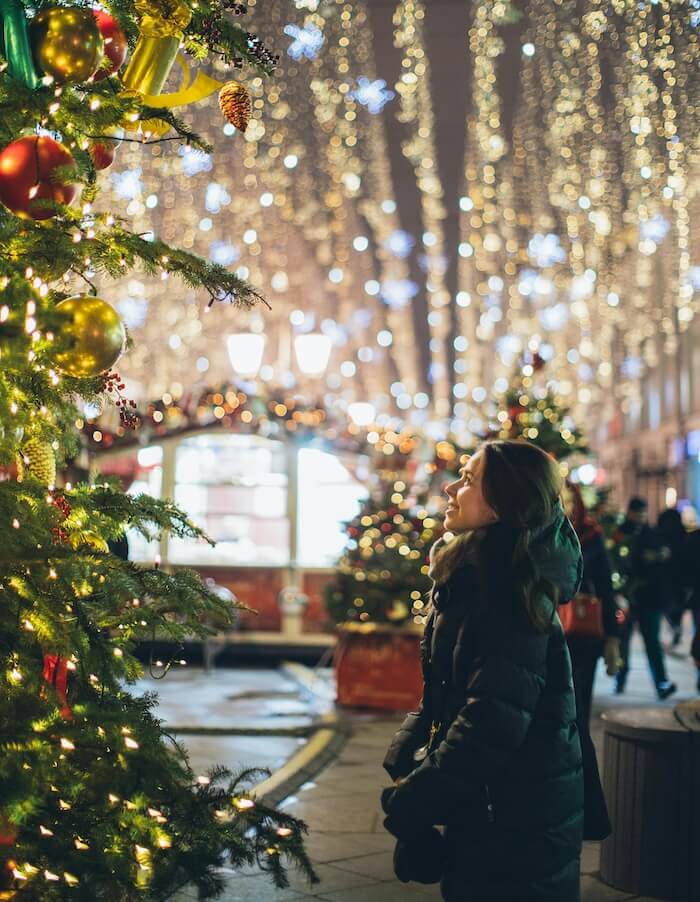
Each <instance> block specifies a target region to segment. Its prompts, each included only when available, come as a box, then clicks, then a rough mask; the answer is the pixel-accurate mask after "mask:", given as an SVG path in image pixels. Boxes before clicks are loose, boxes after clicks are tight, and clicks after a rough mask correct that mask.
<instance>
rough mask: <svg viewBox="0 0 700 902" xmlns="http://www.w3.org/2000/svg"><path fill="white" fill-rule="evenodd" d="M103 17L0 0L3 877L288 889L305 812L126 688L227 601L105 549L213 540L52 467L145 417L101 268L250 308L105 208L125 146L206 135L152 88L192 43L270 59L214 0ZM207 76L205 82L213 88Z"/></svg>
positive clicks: (70, 887) (261, 61)
mask: <svg viewBox="0 0 700 902" xmlns="http://www.w3.org/2000/svg"><path fill="white" fill-rule="evenodd" d="M223 6H225V7H226V8H228V9H229V10H230V11H231V13H236V12H241V11H242V10H243V5H242V4H236V3H226V4H223ZM104 8H105V9H106V11H104V10H103V11H100V12H98V13H94V12H93V11H92V10H91V9H90V8H89V7H88V6H86V5H85V4H84V3H78V2H76V3H63V5H61V6H60V7H56V6H51V5H50V4H48V3H45V2H42V0H38V2H35V3H32V4H31V10H30V7H29V5H28V6H27V7H26V9H25V6H24V4H23V3H21V2H19V0H2V2H0V16H1V17H2V29H1V31H2V36H3V42H2V48H1V50H2V54H3V58H2V59H0V201H1V202H2V203H1V204H0V290H1V292H2V294H1V296H0V361H1V367H0V467H1V468H2V472H3V474H4V476H5V479H4V481H2V482H0V548H1V549H2V550H1V551H0V561H1V565H0V598H1V599H2V604H1V605H0V887H2V888H3V893H4V894H3V898H13V897H14V896H15V895H16V896H17V897H18V898H23V899H24V898H26V899H41V900H54V899H63V898H71V899H105V900H106V899H109V900H115V902H116V900H119V902H124V900H131V899H144V898H150V899H165V898H169V897H170V896H171V895H172V894H173V892H175V891H176V890H177V889H178V888H179V887H180V886H183V885H185V884H187V883H193V884H195V885H196V886H197V887H198V890H199V893H200V896H201V897H202V898H206V897H209V896H212V895H214V894H216V891H217V890H218V888H219V887H220V885H221V880H220V877H219V876H218V874H217V867H218V866H220V865H221V864H223V863H224V861H225V859H226V858H227V857H228V861H229V863H231V864H233V865H234V866H235V865H238V864H241V863H248V864H254V863H256V862H257V863H258V864H260V865H261V866H262V867H263V868H266V869H268V870H270V871H271V872H272V876H273V877H274V880H275V882H276V883H277V884H278V885H285V883H286V876H285V864H286V863H287V862H289V861H291V862H293V863H295V864H297V865H298V866H300V867H302V868H303V869H304V870H305V871H306V872H307V874H308V875H309V876H311V875H312V872H311V868H310V864H309V862H308V859H307V857H306V854H305V852H304V849H303V845H302V834H303V831H304V825H303V824H302V823H301V822H300V821H298V820H296V819H294V818H292V817H290V816H288V815H285V814H283V813H281V812H278V811H275V810H272V809H269V808H268V807H266V806H264V805H263V804H261V803H258V802H257V801H255V800H254V799H253V798H251V796H250V792H249V789H250V785H251V780H252V779H253V778H255V777H256V776H257V775H256V774H254V773H252V772H246V773H243V774H237V775H232V774H230V773H229V772H227V771H226V770H224V769H219V770H217V771H215V772H213V773H211V774H209V775H208V776H200V777H198V776H197V775H195V774H194V773H193V772H192V771H191V769H190V767H189V764H188V762H187V758H186V756H185V754H184V752H183V750H182V749H181V748H180V747H179V746H178V745H177V744H176V743H175V742H174V741H173V740H172V738H171V737H169V736H168V734H167V733H166V732H165V731H164V729H163V727H162V725H161V724H160V723H159V721H158V720H157V719H156V717H155V716H154V713H153V710H152V709H153V705H154V699H153V698H148V697H146V698H136V697H134V696H133V695H132V694H131V693H129V692H128V691H127V688H126V685H127V684H128V682H129V681H130V680H132V679H134V678H135V677H136V676H137V675H138V674H139V673H140V670H141V668H140V665H139V664H138V662H137V660H136V658H135V657H134V654H133V652H134V647H135V643H136V642H137V641H138V640H139V639H141V638H149V637H151V636H152V635H153V634H154V633H155V632H157V633H158V634H159V635H160V636H164V637H167V638H169V639H171V640H174V641H176V642H179V641H181V640H182V639H184V638H185V636H203V635H205V634H206V632H207V628H206V626H205V622H206V619H207V618H208V617H210V616H212V615H216V616H217V617H218V618H224V619H228V620H230V618H231V617H232V616H233V614H234V611H233V610H231V608H230V607H228V606H226V605H225V604H222V602H221V601H220V600H219V599H218V598H217V597H216V596H215V595H214V594H213V593H211V592H209V591H208V590H207V588H206V587H205V586H204V585H203V583H202V581H201V580H200V578H199V577H198V576H197V574H195V573H194V572H189V571H178V572H177V573H175V574H168V573H164V572H162V571H161V570H159V569H157V568H156V569H146V568H142V567H137V566H135V565H134V564H131V563H128V562H126V561H123V560H121V559H120V558H118V557H115V556H113V555H111V554H110V553H109V550H108V545H107V542H108V541H109V540H111V539H115V538H117V537H118V536H120V535H121V534H122V532H123V529H124V527H125V526H127V525H128V526H129V527H131V528H135V529H138V530H140V531H141V532H143V533H144V534H146V535H149V536H153V535H154V534H157V533H158V532H160V531H161V530H170V531H172V532H173V533H174V534H176V535H179V536H191V537H197V536H200V537H201V533H200V531H199V530H198V529H197V528H196V526H195V525H194V524H192V523H191V522H190V521H189V520H188V519H187V517H186V516H185V515H184V514H183V513H181V512H180V511H179V510H177V509H176V508H175V507H174V506H173V505H172V504H170V503H169V502H159V501H155V500H152V499H150V498H147V497H144V496H140V497H137V498H132V497H127V496H125V495H123V494H121V493H120V492H119V491H118V490H117V489H116V488H114V487H110V486H109V485H103V484H100V485H96V486H88V485H79V486H77V487H71V486H69V485H64V486H62V487H61V488H60V489H59V488H57V484H61V480H60V479H58V480H57V475H56V472H57V462H58V467H59V470H60V467H61V465H62V463H63V461H64V460H65V459H66V458H68V457H70V456H71V455H72V454H74V453H75V451H76V450H77V447H78V426H79V425H80V423H81V419H80V411H79V408H78V406H77V405H78V403H79V402H84V401H105V400H106V399H108V398H109V397H111V398H112V399H113V400H115V401H116V403H117V405H118V406H119V408H120V411H121V416H122V423H123V425H124V427H132V426H135V425H136V423H135V422H134V416H133V414H132V412H131V410H132V408H131V405H130V404H129V403H128V402H127V401H126V400H125V399H124V398H123V397H122V396H121V391H122V389H123V384H122V383H121V381H120V379H119V377H118V375H117V374H115V373H114V372H113V371H112V370H113V367H114V365H115V363H116V361H117V359H118V357H119V356H120V354H121V352H122V350H123V347H124V345H125V338H126V336H125V331H124V327H123V325H122V323H121V322H120V320H119V317H118V316H117V314H116V312H115V310H114V309H113V308H112V307H111V305H110V304H109V303H107V302H106V301H105V300H102V299H100V298H98V297H96V296H95V294H96V290H95V288H94V286H95V284H96V282H97V280H100V281H101V282H102V284H103V286H104V288H105V289H106V290H107V292H108V290H109V289H108V283H107V281H106V280H105V279H104V277H106V276H113V277H121V276H123V275H124V274H125V273H126V272H128V270H129V269H130V268H131V267H132V266H133V265H135V264H137V263H140V265H141V266H142V268H143V269H144V270H146V271H148V272H161V273H162V274H163V276H164V277H165V276H167V275H170V274H174V275H177V276H179V277H181V278H182V279H183V280H184V282H185V283H186V284H188V285H190V286H193V287H196V288H199V289H202V291H203V293H204V295H205V297H206V298H208V299H209V300H210V301H214V300H226V301H231V302H233V303H236V304H239V305H247V306H250V305H252V304H254V303H256V302H257V300H258V298H257V296H256V295H255V293H254V292H253V291H252V290H251V288H250V287H249V286H248V285H247V284H246V283H245V282H243V281H242V280H240V279H239V278H237V277H236V276H234V275H233V274H232V273H230V272H228V271H227V270H226V269H224V268H223V267H220V266H216V265H211V264H209V263H206V262H204V261H203V260H200V259H199V258H197V257H195V256H193V255H191V254H188V253H185V252H183V251H180V250H178V249H176V248H171V247H168V246H167V245H165V244H164V243H162V242H161V241H159V240H158V239H157V238H155V239H153V240H151V236H143V235H137V234H133V233H132V232H131V231H130V230H129V224H128V222H125V221H121V220H118V219H116V218H115V217H114V216H113V215H112V214H111V213H109V212H97V211H96V208H95V206H94V201H95V199H96V195H97V189H98V187H99V175H98V170H99V169H101V168H105V167H106V166H108V165H109V162H110V161H111V158H112V157H113V155H114V153H115V152H118V145H119V143H120V142H121V141H122V140H125V141H139V142H143V143H148V142H149V141H153V140H166V141H172V142H174V144H175V146H177V144H178V143H182V142H183V141H185V142H187V143H189V144H191V145H193V146H204V145H203V144H202V142H201V141H199V139H198V138H197V136H196V135H193V134H191V133H190V132H189V130H188V129H187V127H186V126H185V125H184V123H182V122H181V121H180V120H179V119H178V118H177V117H176V116H175V115H174V114H173V113H172V111H171V110H170V109H169V108H168V107H167V104H168V101H167V97H166V98H165V100H163V98H162V97H161V96H160V95H161V92H162V88H163V86H164V84H165V82H166V79H167V76H168V73H169V71H170V68H171V67H172V65H173V63H174V62H175V59H176V56H177V54H178V53H179V52H180V49H181V47H184V48H185V49H186V51H187V52H188V53H189V54H190V56H191V57H196V58H201V59H203V58H205V57H207V56H208V55H209V54H220V55H221V56H222V57H223V58H224V59H225V60H227V61H229V62H231V63H233V64H235V65H239V64H243V63H244V62H246V63H250V64H252V65H253V66H254V67H255V68H256V69H257V70H259V71H264V72H269V71H270V70H271V69H272V68H273V65H274V58H273V57H272V55H271V54H270V53H269V52H268V51H267V50H266V49H265V48H264V47H263V46H262V45H261V44H260V43H259V42H258V41H257V40H256V39H255V38H254V37H253V36H251V35H249V34H248V33H247V32H246V31H245V30H244V29H242V28H241V27H240V26H239V25H238V24H237V23H236V22H235V21H233V20H231V19H230V18H226V17H225V16H224V15H222V12H221V9H220V4H218V3H213V2H207V0H198V2H180V0H161V2H149V3H145V2H142V0H135V2H129V0H115V2H112V3H107V4H104ZM30 11H31V13H32V16H33V17H32V18H31V20H29V21H28V16H29V14H30ZM126 56H129V60H128V63H127V65H126V66H125V67H124V68H123V69H122V70H121V71H120V69H121V67H122V64H123V63H124V60H125V57H126ZM184 65H185V66H186V65H187V62H186V60H185V62H184ZM212 85H213V86H214V87H215V88H218V87H220V85H219V84H218V83H216V82H214V80H212V79H210V80H209V81H207V80H206V79H204V80H202V79H199V82H198V90H199V92H200V95H199V96H204V95H203V94H202V93H201V92H202V91H204V92H205V93H206V92H210V91H211V90H212ZM161 101H163V102H164V103H165V106H164V105H163V103H162V102H161ZM220 101H221V107H222V111H223V113H224V115H226V116H227V118H229V120H230V121H232V122H234V124H236V125H237V126H238V127H240V128H243V127H244V126H245V122H246V116H247V114H248V113H249V101H248V98H247V94H246V92H245V89H244V88H243V87H242V86H241V85H239V84H238V83H236V82H231V83H229V84H227V85H226V86H224V87H223V88H222V91H221V95H220ZM144 153H147V150H144ZM103 280H104V281H103ZM78 286H80V289H79V290H80V291H81V292H83V293H77V290H78ZM85 292H87V293H85ZM170 663H171V664H172V663H173V662H170Z"/></svg>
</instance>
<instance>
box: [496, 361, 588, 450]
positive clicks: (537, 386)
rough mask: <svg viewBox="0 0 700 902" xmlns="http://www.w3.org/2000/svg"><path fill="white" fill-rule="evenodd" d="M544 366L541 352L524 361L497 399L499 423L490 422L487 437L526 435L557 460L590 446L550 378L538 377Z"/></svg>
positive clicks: (513, 437)
mask: <svg viewBox="0 0 700 902" xmlns="http://www.w3.org/2000/svg"><path fill="white" fill-rule="evenodd" d="M544 366H545V362H544V360H543V359H542V358H541V357H540V356H539V355H538V354H534V355H532V358H531V359H530V360H528V361H526V362H523V364H522V366H520V367H519V368H518V370H517V372H516V373H515V374H514V376H513V378H512V379H511V382H510V385H509V386H508V388H507V389H506V390H505V392H504V393H503V395H502V396H501V397H499V398H498V399H497V406H498V412H497V413H496V416H495V420H496V423H493V422H492V423H491V425H490V428H489V430H488V432H487V434H486V435H485V436H484V438H500V439H526V440H527V441H530V442H533V444H535V445H537V446H538V447H540V448H542V449H543V450H544V451H546V452H547V453H548V454H551V455H552V456H553V457H555V458H556V459H557V460H564V459H565V458H567V457H569V456H570V455H572V454H574V453H576V452H579V453H582V454H585V453H587V451H588V447H587V445H586V443H585V441H584V438H583V435H582V434H581V432H580V431H579V430H578V429H577V428H576V426H575V425H574V422H573V420H572V419H571V415H570V411H569V408H568V407H567V406H566V404H565V403H564V401H563V399H562V398H561V397H560V396H559V394H558V393H557V391H556V390H555V388H554V387H553V386H552V384H551V383H550V382H544V381H542V380H541V379H539V378H538V374H540V373H541V372H542V370H543V369H544ZM490 419H491V420H492V421H493V419H494V418H493V417H491V418H490Z"/></svg>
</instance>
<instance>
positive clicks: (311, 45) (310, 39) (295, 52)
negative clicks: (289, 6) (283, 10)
mask: <svg viewBox="0 0 700 902" xmlns="http://www.w3.org/2000/svg"><path fill="white" fill-rule="evenodd" d="M284 33H285V34H286V35H288V36H289V37H290V38H293V40H292V43H291V44H290V45H289V47H287V53H288V54H289V55H290V56H291V57H292V59H295V60H300V59H301V58H302V57H306V59H308V60H313V59H316V57H317V56H318V51H319V50H320V49H321V47H322V46H323V42H324V41H325V40H326V39H325V37H324V35H323V32H322V31H321V29H320V28H317V27H316V26H315V25H305V26H304V27H303V28H299V26H298V25H286V26H285V29H284Z"/></svg>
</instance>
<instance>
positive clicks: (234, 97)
mask: <svg viewBox="0 0 700 902" xmlns="http://www.w3.org/2000/svg"><path fill="white" fill-rule="evenodd" d="M219 106H220V107H221V112H222V113H223V114H224V118H225V119H226V121H227V122H230V123H231V125H233V126H234V127H235V128H237V129H238V131H239V132H244V131H245V130H246V129H247V128H248V123H249V122H250V117H251V114H252V112H253V105H252V103H251V102H250V94H249V93H248V92H247V91H246V89H245V88H244V87H243V85H239V84H238V82H237V81H230V82H228V84H225V85H224V86H223V88H222V89H221V90H220V91H219Z"/></svg>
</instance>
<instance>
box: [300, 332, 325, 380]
mask: <svg viewBox="0 0 700 902" xmlns="http://www.w3.org/2000/svg"><path fill="white" fill-rule="evenodd" d="M331 345H332V342H331V339H330V337H329V336H328V335H322V334H321V333H320V332H308V333H306V334H305V335H297V336H296V337H295V339H294V350H295V352H296V355H297V364H298V365H299V369H300V370H301V371H302V373H303V374H304V375H305V376H320V375H321V374H322V373H323V372H325V369H326V367H327V366H328V359H329V358H330V356H331Z"/></svg>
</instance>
